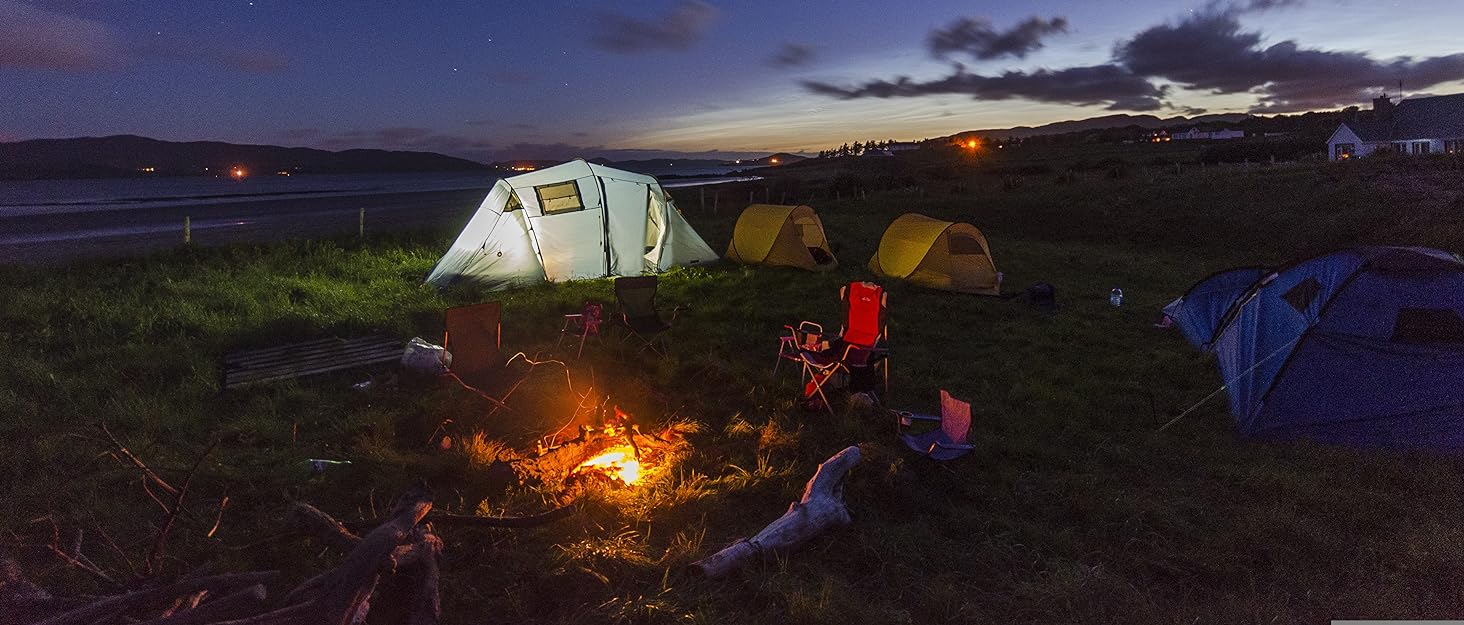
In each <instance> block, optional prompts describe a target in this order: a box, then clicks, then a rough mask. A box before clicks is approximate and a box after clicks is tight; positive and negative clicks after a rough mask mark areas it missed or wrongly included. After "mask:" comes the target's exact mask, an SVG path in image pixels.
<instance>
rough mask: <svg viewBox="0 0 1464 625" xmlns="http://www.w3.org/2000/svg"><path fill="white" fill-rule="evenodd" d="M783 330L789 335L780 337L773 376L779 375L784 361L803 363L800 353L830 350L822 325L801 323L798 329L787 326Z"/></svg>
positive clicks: (807, 322)
mask: <svg viewBox="0 0 1464 625" xmlns="http://www.w3.org/2000/svg"><path fill="white" fill-rule="evenodd" d="M783 329H784V330H787V331H788V333H787V334H784V335H783V336H780V337H778V361H777V362H776V363H774V364H773V375H778V367H779V366H781V365H782V364H783V361H784V360H791V361H793V362H797V363H802V362H803V356H802V355H801V354H799V353H798V352H800V351H802V350H808V351H814V352H818V351H824V350H826V349H828V345H829V343H828V341H826V340H824V329H823V326H822V325H819V324H817V323H814V322H812V321H800V322H798V326H797V327H794V326H787V325H785V326H783ZM800 379H801V378H800Z"/></svg>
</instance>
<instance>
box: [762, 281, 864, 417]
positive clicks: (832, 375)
mask: <svg viewBox="0 0 1464 625" xmlns="http://www.w3.org/2000/svg"><path fill="white" fill-rule="evenodd" d="M839 298H840V299H841V300H843V301H844V302H845V303H846V304H847V313H848V314H847V316H846V319H845V323H844V326H843V327H842V328H841V329H840V330H839V334H838V335H837V336H836V337H832V338H825V337H822V336H821V335H822V332H821V330H822V327H821V326H818V324H814V323H811V322H806V321H805V322H803V323H800V324H799V325H798V327H797V328H793V327H791V326H785V327H787V328H788V330H789V334H788V335H787V336H784V337H783V338H782V340H781V343H780V345H779V363H780V364H781V361H782V360H784V359H789V360H792V358H787V356H786V355H787V353H788V352H787V351H786V350H789V349H790V348H792V349H796V356H797V360H798V361H799V362H800V363H801V364H802V365H803V374H802V376H801V379H806V380H808V382H807V383H806V384H805V385H804V389H803V394H804V397H805V398H812V397H813V396H814V395H818V397H819V399H821V400H822V401H823V403H824V405H825V406H828V405H829V401H828V396H827V395H826V394H825V393H824V387H825V386H827V385H828V384H829V382H830V381H831V380H834V379H836V376H837V375H838V374H847V375H853V374H854V372H855V371H857V370H863V369H868V368H875V369H877V370H879V372H880V373H881V374H882V375H883V378H884V391H885V394H889V389H890V374H889V346H888V339H889V327H888V325H887V323H886V317H887V314H886V313H887V311H888V305H889V296H888V295H887V294H886V293H885V292H884V288H883V287H880V286H879V285H878V284H874V283H872V282H854V283H851V284H849V285H848V286H846V287H843V288H842V289H840V290H839ZM815 329H817V332H816V333H815ZM776 369H777V367H774V370H775V371H776ZM829 411H830V412H831V413H832V411H833V408H832V407H830V408H829Z"/></svg>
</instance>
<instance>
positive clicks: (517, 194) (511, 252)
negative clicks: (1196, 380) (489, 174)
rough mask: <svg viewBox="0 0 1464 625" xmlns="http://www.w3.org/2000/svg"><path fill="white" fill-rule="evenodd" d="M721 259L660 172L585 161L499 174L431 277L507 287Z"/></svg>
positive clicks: (444, 281)
mask: <svg viewBox="0 0 1464 625" xmlns="http://www.w3.org/2000/svg"><path fill="white" fill-rule="evenodd" d="M716 259H717V254H716V253H715V252H713V251H712V248H710V247H707V244H706V242H705V241H703V240H702V238H701V236H699V235H697V233H696V231H695V230H692V229H691V225H690V224H688V223H686V220H685V219H683V218H682V217H681V212H680V211H678V210H677V209H676V204H675V203H674V202H673V201H672V199H671V196H670V195H667V194H666V191H665V190H664V189H662V188H661V183H659V182H656V179H655V178H652V177H650V176H644V175H641V174H636V173H631V172H628V171H621V170H619V169H612V168H610V167H605V166H603V165H595V164H593V163H587V162H585V161H583V160H579V159H576V160H573V161H570V162H568V163H564V164H562V165H555V166H554V167H550V168H547V169H541V170H539V171H535V172H530V173H527V174H522V175H518V176H513V177H510V178H504V179H503V180H499V181H498V183H497V184H495V185H493V190H491V191H489V192H488V197H487V198H486V199H484V200H483V204H482V205H481V206H479V207H478V212H477V213H476V214H474V215H473V218H472V219H471V220H469V221H468V225H467V227H465V228H463V233H462V234H461V235H458V238H457V241H454V242H453V244H452V248H451V249H449V250H448V251H447V254H446V255H445V256H443V257H442V260H439V261H437V267H436V268H434V269H433V270H432V274H431V275H429V276H427V282H428V283H430V284H434V285H437V286H447V285H449V284H453V283H456V282H460V281H463V282H476V283H479V284H483V285H485V286H488V287H489V288H492V289H506V288H512V287H517V286H524V285H527V284H535V283H539V282H544V281H551V282H559V281H564V280H580V279H584V278H600V277H604V276H609V275H616V276H638V275H641V274H643V273H648V272H657V271H664V270H666V269H669V268H671V266H673V265H694V264H697V263H706V262H711V261H714V260H716Z"/></svg>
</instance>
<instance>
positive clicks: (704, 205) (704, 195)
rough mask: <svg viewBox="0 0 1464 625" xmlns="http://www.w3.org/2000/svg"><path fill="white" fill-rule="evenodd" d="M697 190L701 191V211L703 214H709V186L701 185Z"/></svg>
mask: <svg viewBox="0 0 1464 625" xmlns="http://www.w3.org/2000/svg"><path fill="white" fill-rule="evenodd" d="M697 189H698V190H699V191H701V210H702V212H703V213H705V212H707V186H706V185H701V186H698V187H697Z"/></svg>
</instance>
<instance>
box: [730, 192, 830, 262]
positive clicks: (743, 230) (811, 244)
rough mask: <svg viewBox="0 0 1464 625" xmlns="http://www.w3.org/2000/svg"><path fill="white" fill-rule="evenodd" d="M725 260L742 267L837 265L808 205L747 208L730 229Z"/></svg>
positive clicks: (815, 215) (815, 216)
mask: <svg viewBox="0 0 1464 625" xmlns="http://www.w3.org/2000/svg"><path fill="white" fill-rule="evenodd" d="M727 259H728V260H731V261H734V262H739V263H742V264H744V265H780V266H784V267H798V268H801V269H807V270H809V271H828V270H830V269H833V268H835V267H838V266H839V261H838V260H837V259H835V258H834V252H833V250H831V249H829V240H828V239H827V238H825V237H824V230H823V222H821V221H819V220H818V215H817V214H815V213H814V212H813V209H812V208H810V207H807V206H781V205H775V204H753V205H752V206H749V207H747V210H744V211H742V215H741V216H739V217H738V218H737V226H736V227H735V228H733V230H732V242H731V243H728V244H727Z"/></svg>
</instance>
